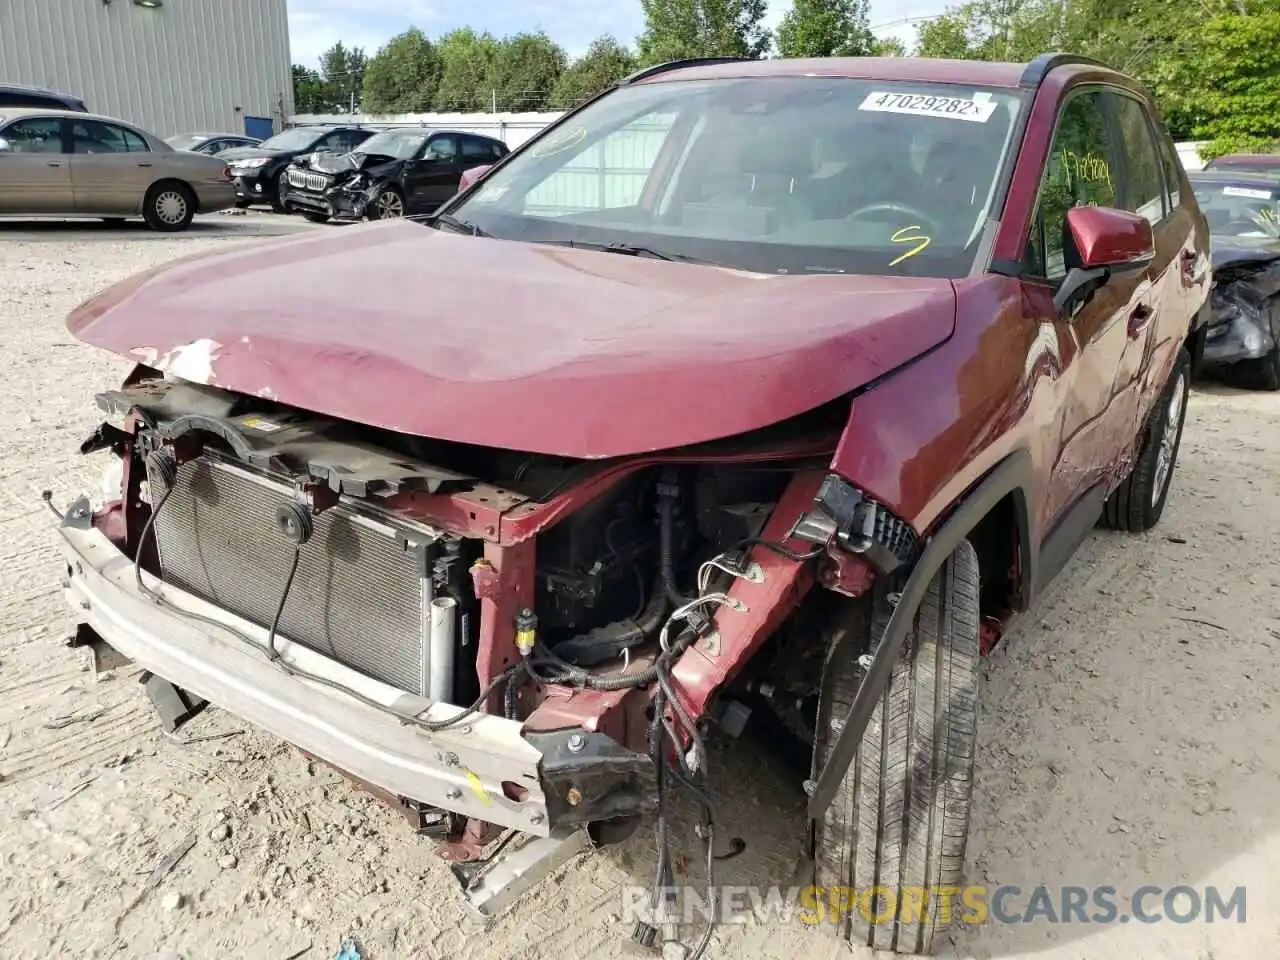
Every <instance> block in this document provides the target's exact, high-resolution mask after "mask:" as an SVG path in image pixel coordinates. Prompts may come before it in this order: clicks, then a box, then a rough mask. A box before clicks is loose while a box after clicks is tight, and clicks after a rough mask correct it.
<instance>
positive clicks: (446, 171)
mask: <svg viewBox="0 0 1280 960" xmlns="http://www.w3.org/2000/svg"><path fill="white" fill-rule="evenodd" d="M507 153H508V150H507V145H506V144H505V143H503V142H502V141H501V140H494V139H492V138H491V137H482V136H479V135H478V134H474V133H459V132H455V131H451V130H436V131H431V130H423V129H420V128H411V129H407V130H388V131H386V132H385V133H379V134H377V135H376V136H373V137H370V138H369V139H368V140H366V141H365V142H364V143H362V144H360V145H359V146H358V147H356V148H355V150H353V151H351V152H350V153H348V154H345V155H342V154H334V153H313V154H308V155H306V156H303V157H299V158H298V159H297V160H295V161H294V162H293V163H292V164H291V165H290V167H289V170H288V175H287V177H286V182H287V188H286V193H284V194H283V195H282V196H284V202H285V205H286V206H287V207H288V208H289V209H290V210H299V211H301V212H302V215H303V216H305V217H306V218H307V219H308V220H311V221H313V222H324V221H326V220H328V219H329V218H330V217H347V218H355V219H359V218H361V217H368V218H369V219H370V220H385V219H388V218H390V217H400V216H404V215H405V214H407V213H430V212H432V211H433V210H435V209H436V207H438V206H440V204H442V203H444V202H445V201H446V200H448V199H449V198H450V197H452V196H453V195H454V194H455V193H457V191H458V184H459V181H460V179H461V177H462V175H463V173H464V172H465V171H467V170H468V169H470V168H472V167H479V166H484V165H489V164H493V163H495V162H497V161H498V160H500V159H501V158H502V157H505V156H506V155H507Z"/></svg>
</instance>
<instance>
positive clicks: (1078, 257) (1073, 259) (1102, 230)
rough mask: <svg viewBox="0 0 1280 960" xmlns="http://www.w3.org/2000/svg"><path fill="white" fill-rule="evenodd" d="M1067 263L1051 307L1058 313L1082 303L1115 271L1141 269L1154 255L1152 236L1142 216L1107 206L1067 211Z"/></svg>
mask: <svg viewBox="0 0 1280 960" xmlns="http://www.w3.org/2000/svg"><path fill="white" fill-rule="evenodd" d="M1067 232H1068V234H1069V240H1070V242H1069V243H1068V245H1067V246H1068V253H1067V263H1068V266H1069V269H1068V270H1067V275H1066V276H1065V277H1064V278H1063V280H1062V284H1061V286H1059V287H1058V292H1057V293H1055V294H1054V297H1053V304H1054V306H1055V307H1057V308H1058V310H1059V311H1061V312H1072V311H1069V310H1068V308H1069V307H1072V306H1073V305H1074V304H1076V303H1077V302H1079V303H1083V302H1084V301H1085V300H1087V299H1088V297H1089V295H1090V294H1092V293H1093V291H1094V290H1096V289H1097V288H1098V287H1100V286H1102V285H1103V284H1104V283H1106V282H1107V280H1108V279H1109V278H1110V276H1111V274H1112V273H1114V272H1115V271H1117V270H1131V269H1135V268H1138V267H1144V266H1146V265H1147V264H1148V263H1150V262H1151V261H1152V259H1153V258H1154V257H1155V255H1156V242H1155V235H1154V234H1153V233H1152V232H1151V223H1150V222H1149V221H1148V220H1147V218H1146V217H1143V216H1139V215H1138V214H1136V213H1129V212H1128V211H1126V210H1116V209H1113V208H1111V207H1073V208H1072V209H1070V210H1068V211H1067Z"/></svg>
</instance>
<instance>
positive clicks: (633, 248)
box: [535, 240, 740, 269]
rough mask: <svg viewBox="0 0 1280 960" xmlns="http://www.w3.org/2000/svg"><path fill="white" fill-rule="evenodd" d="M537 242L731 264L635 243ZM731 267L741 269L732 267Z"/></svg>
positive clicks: (651, 257)
mask: <svg viewBox="0 0 1280 960" xmlns="http://www.w3.org/2000/svg"><path fill="white" fill-rule="evenodd" d="M535 242H537V243H548V244H552V245H554V246H558V247H572V248H573V249H575V250H598V251H599V252H600V253H620V254H622V255H623V256H627V257H644V258H646V259H648V260H666V261H668V262H671V263H696V264H700V265H701V266H706V267H728V266H729V264H726V263H720V262H719V261H717V260H705V259H703V258H702V257H691V256H688V255H687V254H683V253H668V252H666V251H663V250H655V249H653V247H644V246H639V245H637V244H633V243H593V242H592V241H590V240H540V241H535ZM730 269H740V268H737V267H732V268H730Z"/></svg>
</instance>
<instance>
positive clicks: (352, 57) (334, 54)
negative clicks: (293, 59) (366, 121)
mask: <svg viewBox="0 0 1280 960" xmlns="http://www.w3.org/2000/svg"><path fill="white" fill-rule="evenodd" d="M367 63H368V58H367V57H366V56H365V54H364V51H363V50H362V49H360V48H359V47H346V46H344V45H343V44H342V43H340V42H339V43H335V44H334V45H333V46H332V47H330V48H329V49H328V50H326V51H325V52H324V53H322V54H321V55H320V78H321V81H322V84H323V91H324V93H323V97H324V100H325V102H326V108H327V109H326V111H325V112H329V113H347V112H351V110H352V106H353V105H354V107H355V109H356V110H357V111H358V110H359V109H360V88H361V86H362V85H363V84H364V70H365V66H366V65H367Z"/></svg>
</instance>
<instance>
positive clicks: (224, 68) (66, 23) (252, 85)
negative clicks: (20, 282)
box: [0, 0, 293, 137]
mask: <svg viewBox="0 0 1280 960" xmlns="http://www.w3.org/2000/svg"><path fill="white" fill-rule="evenodd" d="M285 4H286V0H0V83H6V82H8V83H24V84H31V85H33V86H40V87H50V88H53V89H55V90H59V91H61V92H64V93H72V94H75V95H76V96H79V97H81V98H83V99H84V101H85V103H86V104H87V105H88V107H89V109H90V110H91V111H93V112H94V113H102V114H106V115H107V116H113V117H119V118H120V119H122V120H128V121H131V122H133V123H136V124H138V125H139V126H141V127H143V128H144V129H146V130H150V131H151V132H152V133H157V134H159V135H160V136H170V135H171V134H175V133H189V132H205V131H207V132H216V133H248V134H250V135H251V136H257V137H262V136H269V135H270V132H271V131H272V130H275V131H279V130H280V129H282V127H283V124H284V121H285V119H286V118H287V117H288V116H289V115H290V114H292V112H293V78H292V71H291V69H290V61H289V21H288V14H287V11H286V6H285Z"/></svg>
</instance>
